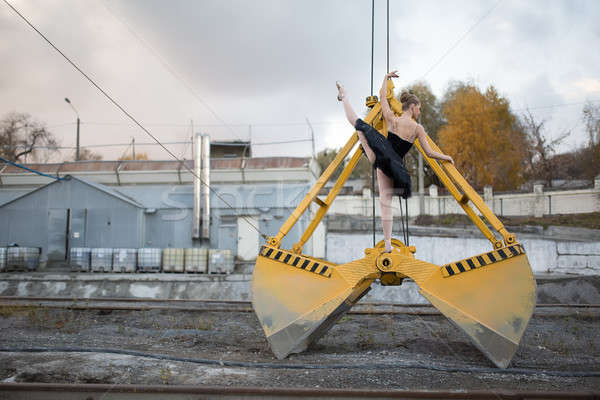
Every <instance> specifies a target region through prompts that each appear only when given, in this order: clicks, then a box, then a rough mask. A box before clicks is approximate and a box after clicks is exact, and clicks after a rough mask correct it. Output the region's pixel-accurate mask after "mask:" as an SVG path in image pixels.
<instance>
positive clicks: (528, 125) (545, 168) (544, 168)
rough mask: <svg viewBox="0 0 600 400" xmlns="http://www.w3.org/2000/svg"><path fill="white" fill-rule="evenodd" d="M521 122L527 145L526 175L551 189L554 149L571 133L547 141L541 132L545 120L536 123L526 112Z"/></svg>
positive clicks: (553, 175)
mask: <svg viewBox="0 0 600 400" xmlns="http://www.w3.org/2000/svg"><path fill="white" fill-rule="evenodd" d="M521 121H522V125H523V130H524V131H525V133H526V134H527V141H528V144H529V149H528V151H529V157H528V160H527V161H528V164H529V165H528V166H529V171H528V172H529V174H528V175H529V176H530V178H533V179H540V180H544V181H545V182H546V184H547V185H548V187H552V179H553V178H554V177H555V172H556V169H555V167H556V165H555V164H556V162H555V161H556V160H555V159H554V155H555V152H556V147H557V146H558V145H559V144H560V143H561V142H562V141H563V140H565V138H566V137H567V136H569V134H570V133H571V132H565V133H563V134H561V135H560V136H559V137H558V138H556V139H554V140H549V139H548V138H547V137H546V135H544V132H543V131H544V125H545V123H546V121H545V120H541V121H536V119H535V118H534V117H533V115H532V114H531V111H529V110H527V112H526V113H525V114H523V116H522V118H521ZM553 161H554V162H553Z"/></svg>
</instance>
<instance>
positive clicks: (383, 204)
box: [336, 71, 454, 252]
mask: <svg viewBox="0 0 600 400" xmlns="http://www.w3.org/2000/svg"><path fill="white" fill-rule="evenodd" d="M397 77H398V74H397V71H392V72H389V73H387V74H385V76H384V78H383V84H382V86H381V90H380V91H379V97H380V102H381V110H382V112H383V118H384V119H385V122H386V125H387V127H388V136H387V139H386V137H385V136H383V135H381V134H380V133H379V132H377V130H376V129H375V128H373V127H372V126H370V125H369V124H367V123H366V122H365V121H363V120H362V119H360V118H358V116H357V115H356V113H355V112H354V109H353V108H352V106H351V105H350V102H349V101H348V96H347V95H346V90H345V89H344V87H343V86H342V85H341V84H340V83H339V82H336V86H337V88H338V101H341V102H342V103H343V104H344V112H345V113H346V118H347V119H348V122H350V124H351V125H352V126H353V127H354V128H355V129H356V131H357V133H358V138H359V140H360V143H361V145H362V148H363V151H364V153H365V155H366V156H367V158H368V159H369V162H370V163H371V164H372V165H373V166H374V167H375V168H376V169H377V182H378V185H379V205H380V208H381V224H382V226H383V238H384V242H385V252H391V251H392V224H393V220H392V195H393V194H398V195H400V196H402V197H403V198H405V199H406V198H408V197H410V195H411V181H410V174H409V173H408V171H407V169H406V166H405V165H404V156H405V155H406V153H407V152H408V151H409V150H410V148H411V147H412V144H413V142H414V141H415V139H417V138H418V139H419V143H421V147H422V148H423V150H424V151H425V154H427V156H428V157H431V158H436V159H438V160H445V161H449V162H451V163H452V164H454V161H453V160H452V157H450V156H448V155H446V154H441V153H438V152H436V151H433V149H432V148H431V147H430V146H429V142H428V141H427V133H426V132H425V129H423V126H422V125H421V124H419V123H417V122H416V120H417V119H418V118H419V115H420V114H421V102H420V101H419V98H418V97H417V96H415V95H414V94H412V93H408V92H403V93H402V94H401V95H400V102H401V103H402V115H401V116H399V117H397V116H396V115H394V112H393V111H392V109H391V108H390V105H389V103H388V101H387V97H386V96H387V81H388V79H391V78H397Z"/></svg>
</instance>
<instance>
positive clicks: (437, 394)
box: [0, 383, 600, 400]
mask: <svg viewBox="0 0 600 400" xmlns="http://www.w3.org/2000/svg"><path fill="white" fill-rule="evenodd" d="M0 398H2V399H6V400H12V399H24V398H26V399H29V400H38V399H44V400H48V399H57V400H58V399H60V400H75V399H77V400H79V399H86V400H88V399H94V400H96V399H102V400H117V399H118V400H130V399H132V400H133V399H144V400H148V399H161V400H162V399H165V400H181V399H240V398H243V399H274V400H275V399H288V400H289V399H307V398H310V399H314V400H320V399H339V400H343V399H494V400H504V399H510V400H526V399H527V400H533V399H574V400H577V399H581V400H584V399H586V400H588V399H589V400H599V399H600V392H573V391H566V392H549V391H512V390H476V391H474V390H465V391H406V390H360V389H359V390H348V389H325V388H310V389H308V388H258V387H236V388H232V387H204V386H172V385H162V386H159V385H105V384H46V383H0Z"/></svg>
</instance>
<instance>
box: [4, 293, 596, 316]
mask: <svg viewBox="0 0 600 400" xmlns="http://www.w3.org/2000/svg"><path fill="white" fill-rule="evenodd" d="M0 307H40V308H48V309H69V310H112V311H149V310H172V311H206V312H252V311H253V310H252V304H251V302H249V301H238V300H206V299H204V300H203V299H199V300H195V299H140V298H72V297H20V296H0ZM580 311H588V312H593V313H596V312H598V313H600V304H537V305H536V309H535V312H534V315H570V314H573V313H577V312H580ZM348 314H359V315H360V314H366V315H377V314H406V315H441V313H440V312H439V311H438V310H437V309H435V308H434V307H433V306H431V305H429V304H399V303H381V302H371V303H358V304H356V305H355V306H354V307H353V308H352V309H351V310H350V311H349V312H348Z"/></svg>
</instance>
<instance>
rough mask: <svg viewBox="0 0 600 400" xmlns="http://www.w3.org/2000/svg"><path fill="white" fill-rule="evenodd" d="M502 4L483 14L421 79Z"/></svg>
mask: <svg viewBox="0 0 600 400" xmlns="http://www.w3.org/2000/svg"><path fill="white" fill-rule="evenodd" d="M501 2H502V0H498V1H497V2H496V3H495V4H494V5H493V7H492V8H490V9H489V10H488V11H487V12H486V13H485V14H483V15H482V16H481V17H480V18H479V19H478V20H477V22H475V23H474V24H473V25H472V26H471V27H470V28H469V29H468V30H467V31H466V32H465V33H464V34H463V35H462V36H461V37H460V38H459V39H458V40H457V41H456V42H455V43H454V44H453V45H452V46H451V47H450V48H449V49H448V50H446V52H445V53H444V54H443V55H442V56H441V57H440V58H439V59H438V60H437V61H436V62H435V63H434V64H433V65H432V66H431V67H430V68H429V69H428V70H427V72H425V74H424V75H423V76H422V77H421V79H424V78H425V77H426V76H427V75H429V73H430V72H431V71H432V70H433V69H434V68H435V67H437V66H438V65H439V64H440V63H441V62H442V60H443V59H444V58H446V56H448V54H450V53H451V52H452V50H454V49H455V48H456V47H457V46H458V45H459V44H460V42H462V41H463V40H464V39H465V38H466V37H467V36H468V35H469V33H471V31H473V29H475V27H477V25H479V24H480V23H481V21H483V20H484V19H485V18H486V17H487V16H488V15H490V14H491V13H492V11H494V9H495V8H496V7H498V5H499V4H500V3H501Z"/></svg>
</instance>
